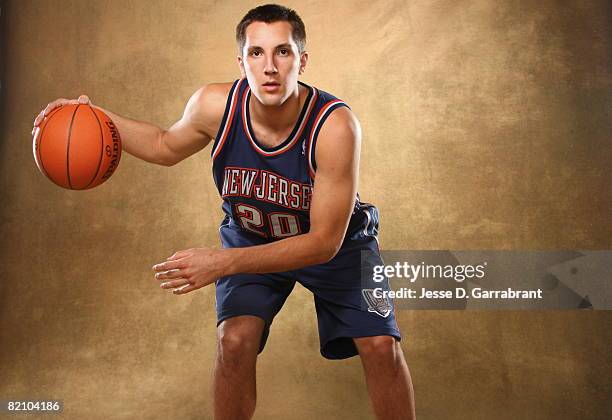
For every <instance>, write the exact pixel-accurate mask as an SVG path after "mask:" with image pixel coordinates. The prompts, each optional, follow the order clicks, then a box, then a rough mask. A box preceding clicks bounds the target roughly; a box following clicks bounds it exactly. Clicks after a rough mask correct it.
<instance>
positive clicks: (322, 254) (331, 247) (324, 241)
mask: <svg viewBox="0 0 612 420" xmlns="http://www.w3.org/2000/svg"><path fill="white" fill-rule="evenodd" d="M317 243H318V244H319V245H318V247H319V252H318V257H319V258H318V259H319V261H318V263H319V264H325V263H328V262H330V261H331V260H333V259H334V257H335V256H336V254H338V251H340V248H341V247H342V239H340V240H337V239H330V238H317Z"/></svg>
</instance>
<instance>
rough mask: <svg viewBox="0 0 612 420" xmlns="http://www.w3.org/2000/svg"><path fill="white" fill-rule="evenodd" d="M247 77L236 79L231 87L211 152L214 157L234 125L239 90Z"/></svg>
mask: <svg viewBox="0 0 612 420" xmlns="http://www.w3.org/2000/svg"><path fill="white" fill-rule="evenodd" d="M244 80H245V79H240V80H236V81H235V82H234V85H233V86H232V88H231V89H230V92H229V94H228V95H227V102H226V104H225V112H224V113H223V118H222V119H221V125H220V126H219V131H218V132H217V136H216V137H215V143H214V147H213V149H212V152H211V156H212V159H213V160H215V158H216V157H217V156H218V155H219V153H220V152H221V149H222V148H223V145H224V144H225V140H227V137H228V134H229V131H230V129H231V127H232V122H233V120H234V114H235V111H236V103H237V97H238V91H239V90H240V86H241V85H242V82H243V81H244Z"/></svg>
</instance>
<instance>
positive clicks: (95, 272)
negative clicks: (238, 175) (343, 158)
mask: <svg viewBox="0 0 612 420" xmlns="http://www.w3.org/2000/svg"><path fill="white" fill-rule="evenodd" d="M255 5H256V3H255V2H252V1H241V2H237V1H236V2H231V1H223V2H220V1H210V0H188V1H187V0H182V1H177V2H176V3H175V2H171V1H165V0H98V1H93V0H92V1H85V0H72V1H69V0H61V1H60V0H56V1H51V0H38V1H34V0H27V1H26V0H9V1H4V5H3V6H4V7H3V8H2V26H3V27H2V47H3V53H4V56H3V62H4V78H3V82H2V95H3V96H2V104H3V110H4V111H3V114H2V122H3V125H2V127H3V128H2V132H1V136H2V137H1V143H0V151H1V154H0V165H1V166H0V171H1V173H0V175H1V178H0V180H1V181H0V186H1V191H2V196H1V204H0V216H1V219H0V221H1V225H2V232H1V234H2V241H1V245H0V251H1V257H2V263H1V265H0V276H1V277H0V278H1V283H0V305H1V306H0V328H1V330H0V340H1V345H0V399H8V398H58V399H62V400H63V401H64V403H65V407H66V408H65V412H64V416H63V417H65V418H70V419H103V418H104V419H106V418H112V419H135V418H142V419H169V418H173V419H199V418H202V419H205V418H210V415H209V414H208V413H209V412H210V407H211V400H210V397H209V387H210V384H211V369H212V365H213V357H214V352H215V343H214V335H215V311H214V290H213V288H212V287H208V288H206V289H201V290H199V291H197V292H194V293H191V294H188V295H185V296H181V297H177V296H173V295H171V294H168V293H167V292H164V291H162V290H160V289H159V288H158V287H157V282H156V281H155V280H154V279H153V276H152V272H151V269H150V267H151V266H152V265H153V263H155V262H159V261H160V260H163V259H165V258H166V257H167V256H169V255H170V254H172V253H173V252H174V251H175V250H178V249H184V248H188V247H193V246H199V245H215V244H217V242H218V237H217V226H218V224H219V221H220V217H221V212H220V199H219V197H218V195H217V192H216V191H215V189H214V185H213V182H212V177H211V170H210V158H209V151H208V150H206V151H204V152H202V153H200V154H198V155H196V156H194V157H192V158H190V159H188V160H186V161H184V162H183V163H181V164H179V165H177V166H174V167H172V168H165V167H159V166H154V165H150V164H147V163H145V162H142V161H139V160H137V159H135V158H133V157H131V156H128V155H124V157H123V159H122V161H121V165H120V167H119V169H118V171H117V172H116V173H115V175H114V176H113V178H112V179H111V180H110V181H109V182H107V183H106V184H104V185H103V186H101V187H98V188H96V189H94V190H91V191H81V192H78V191H76V192H73V191H66V190H62V189H60V188H58V187H56V186H55V185H53V184H52V183H50V182H49V181H47V180H46V179H45V178H44V177H43V176H42V175H41V174H40V173H39V172H38V170H37V169H36V166H35V164H34V160H33V158H32V150H31V137H30V130H31V124H32V121H33V119H34V116H35V115H36V114H37V113H38V111H39V110H40V109H42V108H43V107H44V106H45V105H46V103H47V102H49V101H50V100H52V99H55V98H57V97H61V96H65V97H76V96H77V95H79V94H81V93H86V94H88V95H89V96H90V97H91V98H92V100H93V102H94V103H95V104H98V105H100V106H103V107H105V108H108V109H111V110H113V111H115V112H117V113H119V114H122V115H125V116H129V117H133V118H137V119H142V120H146V121H150V122H155V123H157V124H159V125H161V126H163V127H167V126H169V125H170V124H171V123H173V122H174V121H175V120H177V119H178V118H179V117H180V115H181V113H182V110H183V107H184V105H185V103H186V101H187V99H188V98H189V96H190V95H191V93H192V92H193V91H195V90H196V89H197V88H198V87H200V86H201V85H202V84H204V83H207V82H217V81H228V80H233V79H235V78H237V77H238V76H239V73H238V67H237V65H236V63H235V45H234V39H233V28H234V26H235V24H236V22H237V21H238V20H239V19H240V17H241V16H242V15H243V14H244V13H245V12H246V11H247V10H248V9H249V8H250V7H252V6H255ZM288 5H290V6H293V7H295V8H296V9H297V10H298V11H299V13H300V14H301V15H302V17H303V19H304V21H305V23H306V25H307V29H308V49H309V51H310V54H311V59H310V62H309V65H308V68H307V71H306V74H305V75H304V81H306V82H308V83H311V84H314V85H316V86H318V87H320V88H322V89H324V90H328V91H330V92H332V93H334V94H335V95H337V96H339V97H341V98H343V99H345V100H346V101H347V102H348V103H349V104H350V105H351V107H352V108H353V110H354V111H355V112H356V113H357V115H358V116H359V118H360V120H361V123H362V126H363V133H364V143H363V154H362V164H361V185H360V191H361V194H362V197H363V198H364V199H365V200H367V201H371V202H373V203H375V204H376V205H377V206H378V207H379V208H380V210H381V214H382V217H381V219H382V232H381V237H380V239H381V245H382V248H383V249H574V248H577V249H611V248H612V221H611V214H612V191H611V186H610V182H611V180H612V179H611V172H610V167H611V163H612V152H611V150H612V147H611V144H610V142H611V141H612V138H611V131H612V130H611V120H612V119H611V115H610V113H611V112H610V111H611V105H612V104H611V102H612V95H611V81H612V78H611V76H610V69H611V65H610V60H611V58H610V57H612V54H611V52H612V51H611V50H612V48H611V38H612V37H611V23H610V16H611V11H610V3H609V2H607V1H605V0H601V1H597V0H584V1H537V2H533V1H527V0H525V1H493V0H471V1H470V0H464V1H458V0H440V1H399V0H396V1H356V0H351V1H338V2H328V1H304V2H297V1H290V2H288ZM611 321H612V317H611V316H610V313H606V312H591V311H587V312H578V311H574V312H570V311H567V312H552V311H551V312H461V311H449V312H436V311H418V312H408V311H401V312H400V313H399V324H400V328H401V329H402V330H403V334H404V341H403V342H402V346H403V349H404V351H405V354H406V356H407V359H408V363H409V366H410V368H411V370H412V374H413V377H414V383H415V389H416V398H417V410H418V413H419V418H420V419H517V418H530V419H578V418H580V419H587V418H588V419H603V418H604V417H607V415H609V413H610V409H611V408H612V407H611V402H610V399H609V395H610V392H611V386H610V385H611V383H610V382H611V379H610V378H611V377H612V369H611V353H610V348H611V344H612V340H611V333H610V329H611V327H612V322H611ZM258 369H259V370H258V384H259V405H258V408H257V412H256V418H257V419H288V418H291V419H313V418H318V419H344V418H351V419H369V418H372V414H371V411H370V408H369V404H368V400H367V394H366V389H365V384H364V380H363V378H362V372H361V366H360V363H359V360H358V359H357V358H353V359H351V360H348V361H341V362H338V361H335V362H332V361H327V360H324V359H322V358H321V357H320V356H319V353H318V339H317V329H316V324H315V313H314V306H313V302H312V298H311V296H310V295H309V293H308V292H306V291H305V290H304V289H303V288H301V287H298V288H296V290H295V292H294V293H293V295H292V296H291V297H290V298H289V300H288V302H287V304H286V306H285V308H284V309H283V311H282V312H281V313H280V315H279V317H278V318H277V320H276V322H275V324H274V326H273V328H272V332H271V337H270V340H269V343H268V346H267V348H266V351H265V352H264V353H263V355H262V356H261V357H260V359H259V365H258Z"/></svg>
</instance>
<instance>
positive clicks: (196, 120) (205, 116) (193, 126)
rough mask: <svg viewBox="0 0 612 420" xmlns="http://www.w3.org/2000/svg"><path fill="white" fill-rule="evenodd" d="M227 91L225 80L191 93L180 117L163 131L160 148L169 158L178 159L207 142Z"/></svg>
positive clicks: (210, 137)
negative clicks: (222, 82) (223, 82)
mask: <svg viewBox="0 0 612 420" xmlns="http://www.w3.org/2000/svg"><path fill="white" fill-rule="evenodd" d="M230 86H231V85H230ZM228 91H229V88H228V87H227V84H212V85H207V86H204V87H202V88H200V89H198V90H197V91H196V92H195V93H194V94H193V95H192V96H191V98H190V99H189V101H188V102H187V106H186V107H185V111H184V112H183V116H182V117H181V119H180V120H178V121H177V122H176V123H174V124H173V125H172V126H171V127H170V128H169V129H168V130H166V131H164V133H163V137H162V149H163V152H164V154H165V155H166V156H167V160H168V161H170V162H172V163H177V162H180V161H181V160H183V159H185V158H187V157H189V156H191V155H193V154H194V153H197V152H199V151H200V150H202V149H203V148H204V147H206V145H208V143H210V141H211V139H212V138H213V137H214V135H215V133H216V131H215V130H216V129H218V126H219V124H220V122H221V118H222V117H223V112H224V110H225V100H226V97H227V93H228Z"/></svg>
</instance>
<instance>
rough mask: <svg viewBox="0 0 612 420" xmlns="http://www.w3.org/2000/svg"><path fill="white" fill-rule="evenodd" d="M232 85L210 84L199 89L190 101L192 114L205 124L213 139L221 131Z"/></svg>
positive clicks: (230, 83) (189, 106)
mask: <svg viewBox="0 0 612 420" xmlns="http://www.w3.org/2000/svg"><path fill="white" fill-rule="evenodd" d="M232 85H233V83H232V82H228V83H208V84H206V85H203V86H201V87H200V88H198V90H196V91H195V92H194V93H193V95H192V96H191V99H190V100H189V105H188V108H189V110H190V111H189V112H190V114H191V115H192V116H193V117H194V119H196V120H199V122H200V123H201V124H203V126H204V128H205V131H206V132H207V133H208V134H209V135H210V136H211V137H212V136H214V135H215V134H216V132H217V130H218V129H219V125H220V124H221V120H222V119H223V114H224V113H225V104H226V102H227V97H228V95H229V92H230V90H231V88H232Z"/></svg>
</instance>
